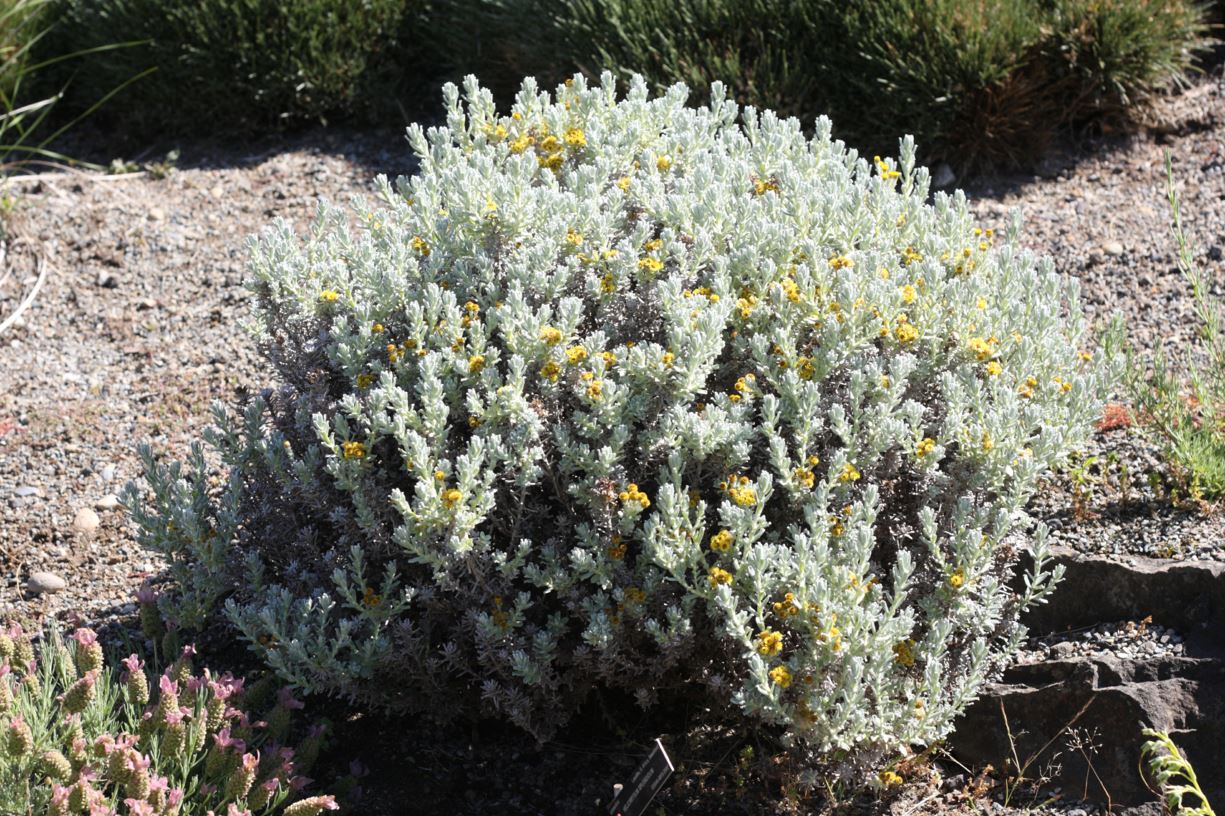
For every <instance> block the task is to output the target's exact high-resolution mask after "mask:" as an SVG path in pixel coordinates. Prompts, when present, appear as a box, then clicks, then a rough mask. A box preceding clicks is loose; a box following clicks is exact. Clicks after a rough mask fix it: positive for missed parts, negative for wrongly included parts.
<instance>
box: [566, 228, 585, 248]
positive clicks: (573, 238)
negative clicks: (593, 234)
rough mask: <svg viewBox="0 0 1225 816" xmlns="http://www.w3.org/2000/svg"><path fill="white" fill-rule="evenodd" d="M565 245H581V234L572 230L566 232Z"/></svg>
mask: <svg viewBox="0 0 1225 816" xmlns="http://www.w3.org/2000/svg"><path fill="white" fill-rule="evenodd" d="M566 243H567V244H570V245H571V246H578V245H579V244H581V243H583V233H581V232H578V231H577V230H575V229H573V228H571V229H568V230H566Z"/></svg>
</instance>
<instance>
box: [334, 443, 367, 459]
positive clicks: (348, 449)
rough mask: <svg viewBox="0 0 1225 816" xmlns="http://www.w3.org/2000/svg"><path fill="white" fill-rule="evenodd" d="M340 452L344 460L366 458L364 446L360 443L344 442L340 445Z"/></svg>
mask: <svg viewBox="0 0 1225 816" xmlns="http://www.w3.org/2000/svg"><path fill="white" fill-rule="evenodd" d="M340 450H341V452H342V453H343V454H344V457H345V458H346V459H364V458H365V457H366V446H365V445H363V444H362V443H361V442H345V443H343V444H341V446H340Z"/></svg>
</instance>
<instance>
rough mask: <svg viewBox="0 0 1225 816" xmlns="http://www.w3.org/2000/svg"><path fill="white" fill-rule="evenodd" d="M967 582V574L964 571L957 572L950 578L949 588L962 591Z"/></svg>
mask: <svg viewBox="0 0 1225 816" xmlns="http://www.w3.org/2000/svg"><path fill="white" fill-rule="evenodd" d="M965 582H966V574H965V571H964V570H957V571H956V572H954V573H953V574H952V575H950V576H949V586H950V587H952V588H953V589H961V588H962V587H963V586H964V585H965Z"/></svg>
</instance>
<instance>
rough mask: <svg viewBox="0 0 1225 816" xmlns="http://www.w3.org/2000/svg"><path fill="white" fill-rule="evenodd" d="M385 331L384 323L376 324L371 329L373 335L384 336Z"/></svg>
mask: <svg viewBox="0 0 1225 816" xmlns="http://www.w3.org/2000/svg"><path fill="white" fill-rule="evenodd" d="M384 331H385V330H384V328H383V324H382V323H375V324H374V325H373V326H371V327H370V332H371V334H382V333H383V332H384Z"/></svg>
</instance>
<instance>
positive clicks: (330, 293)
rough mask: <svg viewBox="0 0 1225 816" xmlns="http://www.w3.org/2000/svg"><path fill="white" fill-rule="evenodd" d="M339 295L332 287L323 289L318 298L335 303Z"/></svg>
mask: <svg viewBox="0 0 1225 816" xmlns="http://www.w3.org/2000/svg"><path fill="white" fill-rule="evenodd" d="M339 297H340V295H338V294H337V293H336V290H334V289H324V290H323V291H322V292H320V293H319V299H320V300H321V301H323V302H324V303H335V302H336V300H337V299H338V298H339Z"/></svg>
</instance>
